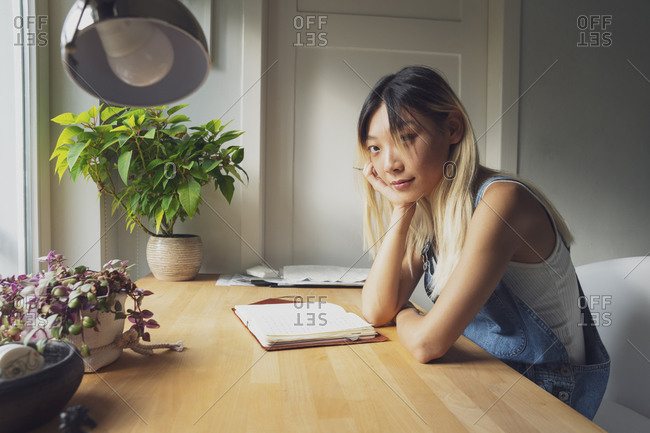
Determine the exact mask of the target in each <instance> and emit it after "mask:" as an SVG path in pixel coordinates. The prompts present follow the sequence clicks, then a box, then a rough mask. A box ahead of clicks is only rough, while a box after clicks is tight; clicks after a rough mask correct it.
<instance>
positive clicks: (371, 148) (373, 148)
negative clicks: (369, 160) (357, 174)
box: [368, 146, 379, 153]
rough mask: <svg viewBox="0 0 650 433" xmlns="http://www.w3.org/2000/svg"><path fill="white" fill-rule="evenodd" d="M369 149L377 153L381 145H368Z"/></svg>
mask: <svg viewBox="0 0 650 433" xmlns="http://www.w3.org/2000/svg"><path fill="white" fill-rule="evenodd" d="M368 150H369V151H370V153H376V152H379V147H377V146H368Z"/></svg>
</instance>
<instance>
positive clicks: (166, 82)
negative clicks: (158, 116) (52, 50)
mask: <svg viewBox="0 0 650 433" xmlns="http://www.w3.org/2000/svg"><path fill="white" fill-rule="evenodd" d="M61 57H62V60H63V65H64V68H65V70H66V71H67V72H68V74H69V75H70V77H71V78H72V80H73V81H74V82H75V83H76V84H78V85H79V86H80V87H81V88H82V89H84V90H85V91H87V92H88V93H90V94H91V95H93V96H96V97H97V98H99V99H101V100H103V101H106V102H107V103H109V104H112V105H122V106H131V107H149V106H157V105H165V104H168V103H171V102H174V101H177V100H179V99H181V98H183V97H185V96H188V95H189V94H191V93H193V92H194V91H196V90H197V89H198V88H199V87H200V86H201V85H202V84H203V82H204V81H205V79H206V78H207V76H208V72H209V70H210V57H209V54H208V49H207V43H206V40H205V36H204V35H203V31H202V30H201V26H200V25H199V23H198V22H197V20H196V18H195V17H194V16H193V15H192V13H191V12H190V11H189V10H188V9H187V8H186V7H185V6H184V5H183V4H181V3H180V2H179V1H178V0H78V1H77V2H76V3H75V4H74V5H73V6H72V8H71V9H70V12H68V15H67V17H66V19H65V22H64V24H63V31H62V32H61Z"/></svg>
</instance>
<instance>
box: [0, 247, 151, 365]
mask: <svg viewBox="0 0 650 433" xmlns="http://www.w3.org/2000/svg"><path fill="white" fill-rule="evenodd" d="M40 260H41V261H43V262H46V263H47V270H44V271H41V272H38V273H36V274H33V275H19V276H10V277H6V278H1V279H0V317H1V324H0V344H5V343H11V342H24V343H25V344H27V343H30V342H36V346H37V348H38V349H39V350H40V351H42V350H43V348H44V347H45V344H46V343H47V341H49V340H52V339H54V340H67V341H70V342H72V343H74V344H75V345H76V346H77V347H79V349H80V351H81V353H82V355H83V356H84V357H85V361H86V365H87V367H90V368H87V370H88V371H94V370H96V369H97V368H99V367H102V366H104V365H107V364H109V363H111V362H113V361H115V360H116V359H117V358H118V357H119V355H120V354H121V353H122V348H123V347H128V345H121V347H120V345H116V344H114V342H116V341H117V339H119V338H120V337H121V336H122V331H123V330H124V322H125V319H128V320H129V322H131V323H132V325H131V328H130V330H129V332H132V333H133V334H134V335H135V336H136V337H137V339H139V338H142V340H144V341H150V335H149V333H148V332H147V329H148V328H158V327H159V325H158V323H157V322H156V321H155V320H154V319H152V316H153V313H152V312H151V311H149V310H145V309H142V301H143V299H144V298H145V297H146V296H149V295H151V294H152V292H150V291H148V290H142V289H139V288H138V287H137V286H136V285H135V283H133V282H132V281H131V279H130V278H129V275H128V272H127V270H128V267H127V266H126V262H122V261H120V260H112V261H110V262H108V263H107V264H106V265H104V268H103V269H102V270H101V271H92V270H89V269H88V268H87V267H85V266H76V267H69V266H64V265H63V261H64V260H65V259H64V257H63V256H62V255H60V254H56V253H55V252H54V251H52V252H50V254H48V256H47V257H42V258H41V259H40ZM127 298H130V299H131V301H132V302H133V303H132V307H131V308H128V306H127V305H126V302H125V301H126V299H127ZM100 331H101V332H100ZM137 346H138V344H134V345H133V348H134V350H135V349H138V347H137Z"/></svg>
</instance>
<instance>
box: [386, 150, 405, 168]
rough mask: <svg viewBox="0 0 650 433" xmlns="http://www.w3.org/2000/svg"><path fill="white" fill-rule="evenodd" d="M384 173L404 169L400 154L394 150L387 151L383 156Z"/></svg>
mask: <svg viewBox="0 0 650 433" xmlns="http://www.w3.org/2000/svg"><path fill="white" fill-rule="evenodd" d="M384 156H385V157H384V171H385V172H387V173H393V172H398V171H401V170H403V169H404V163H403V161H402V155H401V153H400V152H399V151H398V150H397V149H395V148H392V149H390V148H389V149H387V151H386V153H385V154H384Z"/></svg>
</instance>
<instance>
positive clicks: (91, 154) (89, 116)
mask: <svg viewBox="0 0 650 433" xmlns="http://www.w3.org/2000/svg"><path fill="white" fill-rule="evenodd" d="M186 106H187V105H178V106H175V107H171V108H168V107H166V106H164V107H153V108H118V107H111V106H103V105H102V106H100V107H99V109H98V108H96V107H92V108H91V109H90V110H88V111H87V112H82V113H80V114H78V115H76V114H73V113H64V114H61V115H59V116H57V117H55V118H54V119H52V121H53V122H56V123H58V124H60V125H64V126H66V128H65V129H64V130H63V131H62V132H61V134H60V135H59V138H58V140H57V143H56V147H55V149H54V151H53V153H52V156H51V158H50V160H52V159H54V158H56V159H57V160H56V172H57V173H58V175H59V180H60V179H61V177H62V176H63V174H64V173H65V172H66V171H68V173H69V174H70V177H71V178H72V180H73V181H76V180H77V178H78V177H79V176H80V175H81V176H83V177H84V178H86V179H88V178H90V179H92V180H93V182H95V184H97V188H98V190H99V194H100V195H101V194H107V195H108V196H110V197H111V198H112V199H113V203H112V211H113V212H115V209H117V208H118V207H121V208H122V209H123V210H124V211H125V212H126V224H127V228H128V229H129V230H131V231H133V228H134V227H135V226H136V225H137V226H138V227H140V228H141V229H142V230H143V231H144V232H145V233H147V234H149V235H161V236H167V237H170V236H173V235H174V231H173V229H174V224H175V223H176V222H177V221H178V220H180V221H184V220H185V218H188V217H189V218H192V217H193V216H194V215H196V214H198V213H199V210H198V207H199V204H201V202H202V201H203V199H202V197H201V187H202V186H203V185H205V184H207V183H211V182H212V183H213V184H214V188H215V190H219V191H221V193H222V194H223V196H224V197H225V198H226V200H227V201H228V203H230V201H231V200H232V197H233V194H234V191H235V180H238V181H240V182H243V180H242V175H245V176H246V178H247V179H248V175H247V174H246V172H245V171H244V169H243V168H242V167H241V166H240V164H241V162H242V160H243V159H244V149H243V148H242V147H241V146H234V145H231V146H228V147H225V146H224V144H225V143H227V142H229V141H231V140H234V139H235V138H237V137H239V136H240V135H241V134H242V133H243V132H242V131H235V130H230V131H226V130H225V128H226V127H227V125H228V123H226V124H222V123H221V121H220V120H219V119H214V120H211V121H209V122H208V123H206V124H204V125H200V126H194V127H189V128H188V127H187V126H186V125H185V123H186V122H189V121H190V119H189V118H188V117H187V116H185V115H183V114H177V112H178V111H179V110H181V109H183V108H184V107H186ZM147 220H148V221H149V224H150V226H151V227H153V228H154V229H151V230H150V229H149V228H147V226H146V225H145V224H144V222H145V221H147ZM154 232H155V233H154Z"/></svg>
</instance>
